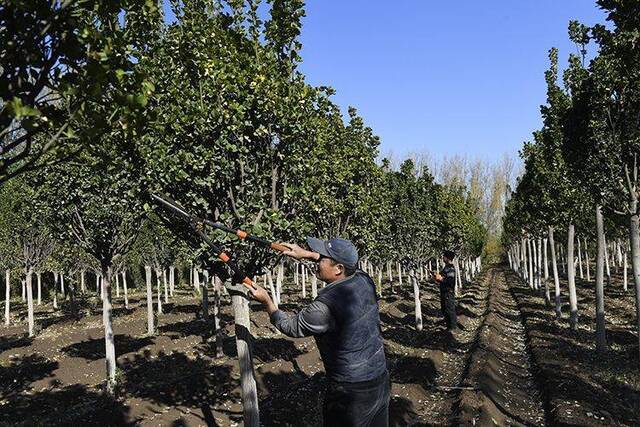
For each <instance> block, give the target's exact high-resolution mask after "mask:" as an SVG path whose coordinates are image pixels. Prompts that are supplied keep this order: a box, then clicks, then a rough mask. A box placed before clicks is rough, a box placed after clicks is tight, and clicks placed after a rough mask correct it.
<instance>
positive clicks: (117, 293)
mask: <svg viewBox="0 0 640 427" xmlns="http://www.w3.org/2000/svg"><path fill="white" fill-rule="evenodd" d="M116 298H120V279H119V276H118V274H116Z"/></svg>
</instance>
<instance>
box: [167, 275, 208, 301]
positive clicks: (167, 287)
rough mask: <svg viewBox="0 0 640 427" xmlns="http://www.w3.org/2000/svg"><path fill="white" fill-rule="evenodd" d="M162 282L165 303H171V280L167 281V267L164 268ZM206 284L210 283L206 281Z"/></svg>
mask: <svg viewBox="0 0 640 427" xmlns="http://www.w3.org/2000/svg"><path fill="white" fill-rule="evenodd" d="M162 284H163V286H164V303H165V304H168V303H169V282H167V270H166V269H164V268H163V269H162ZM205 285H208V283H206V284H205Z"/></svg>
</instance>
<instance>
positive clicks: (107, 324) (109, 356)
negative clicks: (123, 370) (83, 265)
mask: <svg viewBox="0 0 640 427" xmlns="http://www.w3.org/2000/svg"><path fill="white" fill-rule="evenodd" d="M102 288H103V289H104V298H103V299H102V319H103V322H104V344H105V354H106V368H107V392H108V393H110V394H111V393H113V392H114V390H115V385H116V347H115V342H114V336H113V318H112V313H111V267H107V268H103V269H102Z"/></svg>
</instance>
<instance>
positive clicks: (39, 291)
mask: <svg viewBox="0 0 640 427" xmlns="http://www.w3.org/2000/svg"><path fill="white" fill-rule="evenodd" d="M36 278H37V280H38V305H41V304H42V273H41V272H39V271H38V272H37V273H36Z"/></svg>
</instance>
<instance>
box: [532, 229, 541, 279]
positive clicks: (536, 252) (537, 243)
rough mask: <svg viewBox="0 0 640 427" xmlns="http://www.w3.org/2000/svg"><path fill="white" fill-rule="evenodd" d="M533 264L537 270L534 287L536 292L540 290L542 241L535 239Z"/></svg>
mask: <svg viewBox="0 0 640 427" xmlns="http://www.w3.org/2000/svg"><path fill="white" fill-rule="evenodd" d="M532 243H533V263H534V270H535V277H534V282H533V287H534V288H535V289H536V290H539V289H540V239H533V242H532Z"/></svg>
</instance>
